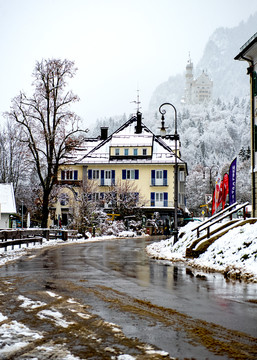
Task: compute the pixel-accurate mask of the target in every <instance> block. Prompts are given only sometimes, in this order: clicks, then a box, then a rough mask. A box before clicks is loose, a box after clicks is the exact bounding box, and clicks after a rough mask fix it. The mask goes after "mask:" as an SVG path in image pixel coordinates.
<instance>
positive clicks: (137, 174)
mask: <svg viewBox="0 0 257 360" xmlns="http://www.w3.org/2000/svg"><path fill="white" fill-rule="evenodd" d="M138 179H139V170H135V180H138Z"/></svg>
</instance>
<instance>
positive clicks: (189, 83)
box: [185, 54, 194, 104]
mask: <svg viewBox="0 0 257 360" xmlns="http://www.w3.org/2000/svg"><path fill="white" fill-rule="evenodd" d="M193 82H194V75H193V63H192V61H191V58H190V54H189V59H188V61H187V66H186V88H185V102H186V103H187V104H190V103H191V102H192V90H193Z"/></svg>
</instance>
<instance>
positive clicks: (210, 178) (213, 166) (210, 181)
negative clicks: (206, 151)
mask: <svg viewBox="0 0 257 360" xmlns="http://www.w3.org/2000/svg"><path fill="white" fill-rule="evenodd" d="M205 168H207V169H209V171H210V175H209V176H210V177H209V184H210V185H209V187H210V194H211V195H212V192H213V186H212V170H213V169H215V168H216V176H217V173H218V170H219V167H218V165H212V166H207V165H205V167H204V169H205ZM203 178H205V172H204V176H203Z"/></svg>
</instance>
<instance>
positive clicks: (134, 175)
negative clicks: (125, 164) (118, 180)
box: [122, 169, 139, 180]
mask: <svg viewBox="0 0 257 360" xmlns="http://www.w3.org/2000/svg"><path fill="white" fill-rule="evenodd" d="M138 179H139V170H134V169H133V170H127V169H123V170H122V180H138Z"/></svg>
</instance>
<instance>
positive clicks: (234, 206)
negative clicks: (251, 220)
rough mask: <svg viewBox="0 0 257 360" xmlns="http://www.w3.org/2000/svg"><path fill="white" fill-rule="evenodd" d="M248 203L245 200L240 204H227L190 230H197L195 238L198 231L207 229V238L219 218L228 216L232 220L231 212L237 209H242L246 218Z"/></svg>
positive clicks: (198, 235) (198, 234) (198, 233)
mask: <svg viewBox="0 0 257 360" xmlns="http://www.w3.org/2000/svg"><path fill="white" fill-rule="evenodd" d="M247 205H249V202H246V203H244V204H242V205H238V203H237V202H236V203H234V204H232V205H230V206H228V207H227V208H226V209H224V210H221V211H220V212H218V213H217V214H215V215H213V216H212V217H210V218H209V219H207V220H205V221H203V222H202V223H201V224H200V225H198V226H196V227H195V228H193V229H192V231H195V230H196V231H197V238H199V237H200V232H201V231H203V230H207V238H209V237H210V228H211V226H212V225H214V224H217V223H218V222H220V221H221V220H224V219H226V218H227V217H230V220H232V217H233V214H235V213H236V212H238V211H239V210H241V209H243V217H244V219H245V218H246V206H247Z"/></svg>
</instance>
